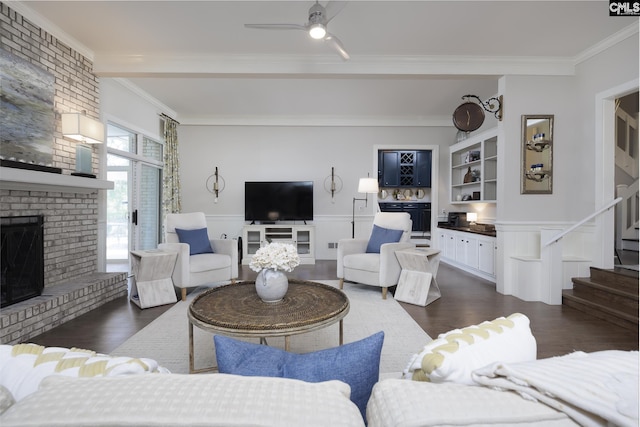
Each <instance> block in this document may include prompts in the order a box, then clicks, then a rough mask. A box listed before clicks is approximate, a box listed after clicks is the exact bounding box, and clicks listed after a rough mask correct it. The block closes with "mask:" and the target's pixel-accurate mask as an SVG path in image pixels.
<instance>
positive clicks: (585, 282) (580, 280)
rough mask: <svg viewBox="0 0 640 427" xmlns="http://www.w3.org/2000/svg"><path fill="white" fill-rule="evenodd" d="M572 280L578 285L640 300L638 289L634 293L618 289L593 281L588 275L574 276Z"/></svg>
mask: <svg viewBox="0 0 640 427" xmlns="http://www.w3.org/2000/svg"><path fill="white" fill-rule="evenodd" d="M572 280H573V283H574V284H579V285H582V286H586V287H590V288H594V289H597V290H599V291H603V292H608V293H610V294H615V295H618V296H622V297H625V298H629V299H632V300H634V301H639V300H640V290H636V292H635V293H634V292H628V291H627V290H624V289H619V288H615V287H611V286H609V285H606V284H602V283H598V282H594V281H592V280H591V278H589V277H574V278H573V279H572Z"/></svg>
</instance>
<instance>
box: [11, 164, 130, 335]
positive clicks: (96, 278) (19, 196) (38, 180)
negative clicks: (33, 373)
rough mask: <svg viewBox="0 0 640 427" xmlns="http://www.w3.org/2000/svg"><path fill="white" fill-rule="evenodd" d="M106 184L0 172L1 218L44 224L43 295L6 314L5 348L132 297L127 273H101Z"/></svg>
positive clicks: (66, 176) (18, 304)
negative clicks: (27, 218) (100, 235)
mask: <svg viewBox="0 0 640 427" xmlns="http://www.w3.org/2000/svg"><path fill="white" fill-rule="evenodd" d="M111 185H112V184H111V183H109V182H107V181H102V180H97V179H91V178H82V177H75V176H69V175H57V174H50V173H46V172H35V171H25V170H18V169H12V168H5V167H0V198H1V200H2V203H1V204H0V216H1V217H3V218H18V217H25V216H35V217H38V218H40V219H41V221H42V232H43V233H42V241H43V261H44V269H43V270H44V289H43V292H42V294H41V295H40V296H36V297H34V298H30V299H27V300H25V301H21V302H18V303H16V304H13V305H11V306H9V307H6V308H3V309H2V312H1V313H0V343H2V344H13V343H18V342H25V341H28V340H29V338H32V337H34V336H36V335H39V334H40V333H42V332H45V331H47V330H49V329H52V328H54V327H56V326H58V325H60V324H62V323H64V322H66V321H68V320H71V319H73V318H75V317H77V316H79V315H81V314H84V313H86V312H88V311H90V310H92V309H94V308H96V307H98V306H100V305H102V304H104V303H106V302H108V301H111V300H113V299H115V298H119V297H122V296H125V295H127V273H126V272H122V273H100V272H97V260H98V254H97V248H98V229H99V213H98V196H99V194H98V190H100V189H108V188H111Z"/></svg>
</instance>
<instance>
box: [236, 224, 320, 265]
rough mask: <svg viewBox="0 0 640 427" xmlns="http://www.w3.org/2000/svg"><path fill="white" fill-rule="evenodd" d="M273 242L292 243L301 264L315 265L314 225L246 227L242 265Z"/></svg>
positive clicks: (243, 237)
mask: <svg viewBox="0 0 640 427" xmlns="http://www.w3.org/2000/svg"><path fill="white" fill-rule="evenodd" d="M272 242H280V243H290V244H292V245H293V246H295V248H296V250H297V251H298V255H299V256H300V264H315V262H316V260H315V250H314V244H315V228H314V227H313V226H312V225H279V224H269V225H246V226H244V228H243V229H242V264H244V265H248V264H249V263H250V262H251V256H252V255H254V254H255V253H256V251H257V250H258V249H260V248H261V247H262V246H266V245H267V244H269V243H272Z"/></svg>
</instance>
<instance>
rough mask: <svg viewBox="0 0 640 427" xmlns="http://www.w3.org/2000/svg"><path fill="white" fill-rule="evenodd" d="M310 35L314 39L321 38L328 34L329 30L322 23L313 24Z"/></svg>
mask: <svg viewBox="0 0 640 427" xmlns="http://www.w3.org/2000/svg"><path fill="white" fill-rule="evenodd" d="M309 35H310V36H311V38H313V39H316V40H320V39H323V38H324V36H326V35H327V30H326V28H324V25H322V24H313V25H312V26H311V27H309Z"/></svg>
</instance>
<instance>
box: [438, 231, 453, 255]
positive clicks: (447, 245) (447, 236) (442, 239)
mask: <svg viewBox="0 0 640 427" xmlns="http://www.w3.org/2000/svg"><path fill="white" fill-rule="evenodd" d="M454 233H455V232H454V231H451V230H446V229H443V228H439V229H438V242H439V247H440V251H441V252H442V256H443V257H445V258H450V259H455V258H456V238H455V236H454Z"/></svg>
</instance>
